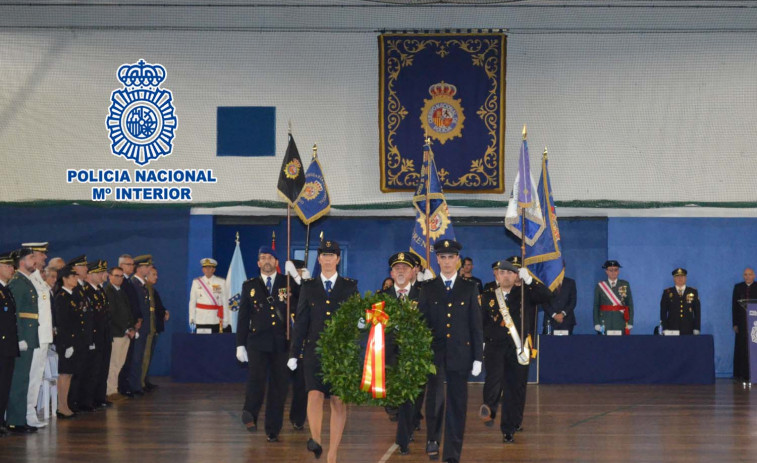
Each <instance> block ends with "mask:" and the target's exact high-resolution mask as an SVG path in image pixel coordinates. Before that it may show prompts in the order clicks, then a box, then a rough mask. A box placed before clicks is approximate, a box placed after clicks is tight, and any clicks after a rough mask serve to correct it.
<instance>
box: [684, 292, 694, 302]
mask: <svg viewBox="0 0 757 463" xmlns="http://www.w3.org/2000/svg"><path fill="white" fill-rule="evenodd" d="M686 302H687V303H689V304H691V303H692V302H694V293H689V294H687V295H686Z"/></svg>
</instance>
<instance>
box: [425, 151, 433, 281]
mask: <svg viewBox="0 0 757 463" xmlns="http://www.w3.org/2000/svg"><path fill="white" fill-rule="evenodd" d="M426 144H427V145H428V151H427V155H426V159H425V161H426V268H431V217H429V215H430V214H431V198H430V197H429V190H430V188H431V160H432V159H433V153H432V152H431V138H430V137H426Z"/></svg>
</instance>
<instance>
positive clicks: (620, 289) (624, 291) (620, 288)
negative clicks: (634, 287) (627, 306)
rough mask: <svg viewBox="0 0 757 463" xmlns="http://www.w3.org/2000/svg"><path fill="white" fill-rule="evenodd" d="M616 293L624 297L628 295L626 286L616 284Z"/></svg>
mask: <svg viewBox="0 0 757 463" xmlns="http://www.w3.org/2000/svg"><path fill="white" fill-rule="evenodd" d="M618 294H620V297H622V298H623V299H625V297H626V296H628V286H618Z"/></svg>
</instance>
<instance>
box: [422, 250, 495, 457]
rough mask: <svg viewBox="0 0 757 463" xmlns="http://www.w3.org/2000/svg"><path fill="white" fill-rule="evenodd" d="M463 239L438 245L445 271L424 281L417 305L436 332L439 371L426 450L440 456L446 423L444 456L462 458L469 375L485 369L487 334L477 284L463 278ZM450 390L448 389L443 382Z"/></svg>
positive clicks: (432, 380) (429, 405) (429, 396)
mask: <svg viewBox="0 0 757 463" xmlns="http://www.w3.org/2000/svg"><path fill="white" fill-rule="evenodd" d="M461 249H462V246H461V245H460V243H458V242H456V241H452V240H440V241H437V242H436V243H435V244H434V252H435V253H436V258H437V261H438V262H439V267H440V275H439V276H437V277H436V278H434V279H432V280H431V281H429V282H427V283H425V284H424V285H423V287H422V288H421V293H420V296H419V297H418V309H419V310H420V311H421V313H422V314H423V317H424V318H425V320H426V323H427V325H428V327H429V328H430V329H431V333H432V334H433V341H432V343H431V348H432V349H433V351H434V366H435V367H436V373H435V374H433V375H429V379H428V385H427V388H426V425H427V428H428V429H427V437H428V440H427V442H426V454H428V456H429V457H430V458H431V459H436V458H438V457H439V441H440V440H441V437H442V422H444V450H443V452H442V459H443V460H445V461H447V462H458V461H460V454H461V452H462V447H463V435H464V434H465V417H466V406H467V402H468V374H469V373H470V374H473V375H474V376H477V375H479V374H480V373H481V366H482V363H481V362H482V360H483V332H482V325H481V305H480V302H481V301H480V295H479V293H478V287H477V285H476V283H474V282H473V281H470V280H466V279H464V278H462V277H459V276H458V273H457V268H458V266H459V263H460V256H459V254H460V250H461ZM445 380H446V382H447V393H446V396H445V393H444V382H445Z"/></svg>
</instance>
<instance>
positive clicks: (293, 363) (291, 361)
mask: <svg viewBox="0 0 757 463" xmlns="http://www.w3.org/2000/svg"><path fill="white" fill-rule="evenodd" d="M287 367H289V369H290V370H292V371H294V370H296V369H297V359H296V358H294V357H292V358H290V359H289V361H288V362H287Z"/></svg>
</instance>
